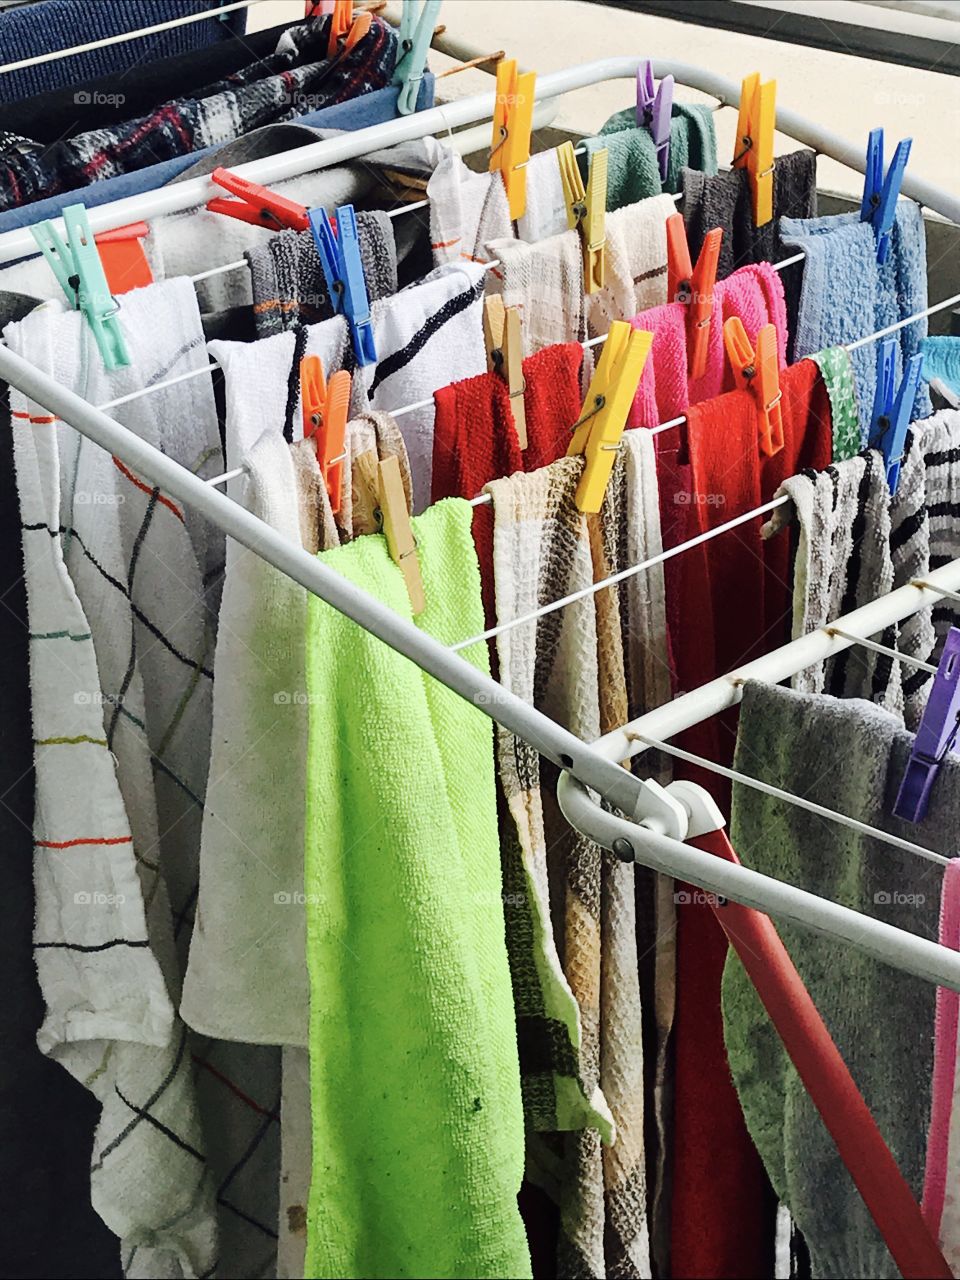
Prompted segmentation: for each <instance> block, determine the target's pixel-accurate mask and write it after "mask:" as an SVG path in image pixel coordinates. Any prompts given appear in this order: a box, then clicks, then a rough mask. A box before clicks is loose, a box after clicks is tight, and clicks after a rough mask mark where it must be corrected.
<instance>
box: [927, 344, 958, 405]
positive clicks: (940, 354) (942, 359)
mask: <svg viewBox="0 0 960 1280" xmlns="http://www.w3.org/2000/svg"><path fill="white" fill-rule="evenodd" d="M920 351H921V353H922V355H923V376H924V378H925V379H926V380H927V382H932V381H933V379H934V378H939V379H940V381H941V382H944V383H946V385H947V386H948V387H949V388H950V390H951V391H953V392H954V393H955V394H956V395H958V396H960V338H951V337H936V338H924V340H923V341H922V342H921V343H920Z"/></svg>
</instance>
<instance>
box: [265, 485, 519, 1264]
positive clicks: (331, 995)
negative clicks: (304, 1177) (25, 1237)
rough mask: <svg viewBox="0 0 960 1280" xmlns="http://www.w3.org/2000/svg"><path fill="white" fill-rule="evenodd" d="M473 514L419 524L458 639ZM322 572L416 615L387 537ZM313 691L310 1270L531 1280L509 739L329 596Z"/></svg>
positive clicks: (315, 606) (460, 509)
mask: <svg viewBox="0 0 960 1280" xmlns="http://www.w3.org/2000/svg"><path fill="white" fill-rule="evenodd" d="M472 514H473V512H472V509H471V507H470V505H469V504H468V503H466V502H464V501H462V500H460V499H449V500H447V501H444V502H441V503H438V504H437V505H436V506H434V507H432V508H431V509H430V510H429V511H427V512H426V513H425V514H424V515H422V516H419V517H418V518H416V519H415V520H414V521H413V526H414V530H415V533H416V537H417V543H418V554H419V558H420V568H421V572H422V575H423V583H424V590H425V593H426V598H427V606H426V609H425V610H424V612H423V613H421V614H420V615H419V617H418V618H417V619H416V623H417V625H418V626H419V627H421V628H422V630H424V631H426V632H428V633H429V634H430V635H432V636H433V637H434V638H435V639H437V640H439V641H440V642H441V643H443V644H452V643H454V642H455V641H457V640H461V639H464V638H465V637H467V636H470V635H475V634H476V633H477V632H480V631H482V630H483V609H482V607H481V603H480V575H479V571H478V568H477V557H476V552H475V551H474V546H473V538H472V536H471V521H472ZM322 558H323V559H324V560H325V561H326V562H327V563H328V564H329V565H330V567H331V568H333V569H336V570H337V572H338V573H341V574H343V575H344V577H346V578H349V579H350V580H351V581H353V582H355V583H357V584H358V585H359V586H362V587H363V588H365V589H366V590H367V591H369V592H370V593H371V594H372V595H374V596H376V597H377V599H379V600H381V601H382V602H383V603H385V604H387V605H389V606H390V607H391V608H392V609H395V610H396V612H397V613H398V614H400V615H401V616H402V617H404V618H407V619H409V618H410V604H409V600H408V597H407V593H406V589H405V587H404V580H403V577H402V575H401V573H400V570H399V569H397V568H396V566H395V565H394V564H393V563H392V562H391V560H390V558H389V556H388V554H387V548H386V542H385V539H384V538H383V537H382V536H369V537H363V538H359V539H357V541H356V542H353V543H349V544H347V545H345V546H342V547H337V548H335V549H334V550H332V551H329V552H325V553H324V554H323V557H322ZM463 656H464V657H465V658H467V660H468V661H471V662H472V663H473V664H474V665H475V666H476V667H479V668H480V669H481V670H483V671H487V670H488V666H487V651H486V647H485V646H484V645H483V644H482V643H481V644H479V645H477V646H475V647H473V648H471V649H469V650H466V651H465V652H464V654H463ZM307 689H308V693H309V700H308V702H309V710H310V734H309V749H308V752H309V754H308V788H307V827H306V829H307V839H306V894H307V931H308V932H307V948H308V963H309V970H310V1060H311V1068H310V1074H311V1093H312V1112H313V1114H312V1133H313V1179H312V1185H311V1189H310V1201H309V1211H308V1219H307V1260H306V1275H307V1276H308V1277H327V1276H347V1277H360V1276H362V1277H381V1276H397V1277H407V1276H410V1277H446V1276H449V1277H486V1276H518V1277H525V1276H529V1275H530V1256H529V1252H528V1249H527V1242H526V1236H525V1234H524V1229H523V1224H522V1222H521V1219H520V1215H519V1213H518V1211H517V1204H516V1195H517V1191H518V1189H519V1187H520V1181H521V1178H522V1176H523V1158H524V1139H523V1111H522V1106H521V1099H520V1069H519V1063H518V1057H517V1040H516V1024H515V1021H514V1012H513V998H512V994H511V987H510V974H509V970H508V966H507V952H506V946H505V943H504V926H503V900H502V883H501V874H500V853H499V842H498V837H497V815H496V793H495V784H494V762H493V730H492V724H491V722H490V721H489V720H488V719H487V717H486V716H485V715H484V714H483V713H482V712H481V711H480V710H478V709H477V708H475V707H472V706H471V705H470V704H469V703H467V702H464V701H463V700H462V699H460V698H459V697H458V696H457V695H456V694H454V693H451V692H450V691H449V690H448V689H446V688H445V687H444V686H443V685H441V684H439V683H438V682H437V681H435V680H433V679H432V678H431V677H430V676H428V675H426V674H425V673H424V672H422V671H421V670H420V669H419V668H418V667H416V666H415V665H414V664H413V663H412V662H409V661H408V660H407V659H406V658H403V657H401V656H400V655H399V654H397V653H395V652H394V651H393V650H392V649H390V648H388V647H387V645H385V644H383V643H381V642H380V641H379V640H377V639H375V638H374V637H373V636H372V635H370V634H369V633H368V632H366V631H364V630H362V629H361V628H360V627H358V626H357V625H356V624H355V623H352V622H350V621H349V620H348V619H347V618H345V617H344V616H343V615H342V614H339V613H337V612H336V611H335V610H334V609H332V608H331V607H330V606H328V605H326V604H324V603H323V602H322V601H320V600H317V599H315V598H314V597H311V598H310V609H309V622H308V628H307ZM277 998H278V999H282V992H277Z"/></svg>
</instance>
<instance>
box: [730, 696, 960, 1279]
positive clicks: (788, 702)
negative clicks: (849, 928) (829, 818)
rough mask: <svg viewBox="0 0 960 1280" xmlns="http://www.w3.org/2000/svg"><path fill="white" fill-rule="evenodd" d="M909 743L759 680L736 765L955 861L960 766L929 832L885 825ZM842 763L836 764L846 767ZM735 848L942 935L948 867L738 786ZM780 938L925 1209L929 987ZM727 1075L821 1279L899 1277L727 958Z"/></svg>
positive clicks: (846, 704) (860, 706) (872, 711)
mask: <svg viewBox="0 0 960 1280" xmlns="http://www.w3.org/2000/svg"><path fill="white" fill-rule="evenodd" d="M911 745H912V738H911V736H910V735H909V734H907V733H905V732H904V731H903V729H902V728H900V727H899V726H898V724H897V721H896V720H895V719H894V718H893V717H892V716H889V715H887V714H886V712H884V711H882V710H880V709H879V708H878V707H875V706H873V705H871V704H869V703H865V702H861V701H859V700H852V701H846V700H841V701H837V700H834V699H832V698H827V697H823V696H819V695H813V694H797V693H793V692H792V691H790V690H788V689H783V688H780V687H777V686H774V685H761V684H756V683H753V682H751V683H749V684H748V685H747V686H746V688H745V690H744V699H743V705H742V707H741V711H740V733H739V737H738V740H737V754H736V761H735V763H736V767H737V768H738V769H740V770H741V771H743V772H744V773H747V774H750V775H751V776H752V777H757V778H760V780H761V781H763V782H768V783H771V784H773V785H774V786H778V787H783V788H785V789H788V790H790V791H792V792H796V793H797V794H799V795H803V796H805V797H806V798H808V799H810V800H814V801H816V802H817V803H818V804H823V805H826V806H828V807H829V808H831V809H836V810H838V811H839V812H841V813H844V814H848V815H849V816H851V817H854V818H857V819H859V820H860V821H861V822H866V823H869V824H871V825H873V826H877V827H880V828H881V829H883V830H885V831H889V832H891V833H893V834H896V835H899V836H901V837H906V838H908V839H910V840H915V841H917V842H918V843H920V844H922V845H924V846H925V847H926V848H928V849H934V850H937V851H939V852H941V853H945V854H951V855H952V854H953V853H954V851H955V849H956V832H957V824H958V822H960V767H958V764H957V762H956V760H947V761H946V762H945V763H944V765H943V766H942V769H941V773H940V776H939V778H938V780H937V786H936V788H935V790H934V791H933V794H932V797H931V803H930V810H929V812H928V814H927V817H926V818H925V819H924V821H923V822H922V823H921V824H920V825H919V826H917V825H912V824H910V823H906V822H902V821H899V820H898V819H895V818H893V817H892V816H891V811H892V807H893V801H894V797H895V796H896V793H897V788H898V787H899V784H900V780H901V778H902V777H903V772H904V769H905V767H906V763H907V759H908V757H909V753H910V747H911ZM841 764H842V767H839V766H841ZM731 839H732V841H733V842H734V843H735V844H736V847H737V849H738V851H739V853H740V855H741V857H742V859H743V861H744V863H745V864H746V865H747V866H749V867H753V868H754V869H755V870H757V871H762V872H764V873H765V874H766V875H773V876H776V877H777V878H779V879H782V880H786V881H787V882H788V883H791V884H799V885H802V886H803V887H804V888H805V889H809V890H811V891H813V892H814V893H819V894H822V895H823V896H824V897H827V898H830V899H832V900H833V901H835V902H840V903H842V904H843V905H844V906H847V907H852V908H855V909H857V910H861V911H863V912H865V913H866V914H867V915H870V916H874V917H876V918H879V919H881V920H884V921H886V922H887V923H889V924H893V925H896V926H898V927H899V928H901V929H907V930H909V931H910V932H911V933H916V934H919V935H920V936H921V937H926V938H932V939H935V938H936V936H937V919H938V908H939V900H940V882H941V877H942V875H943V869H942V867H940V866H937V865H935V864H932V863H930V862H927V861H925V860H923V859H920V858H918V857H917V856H916V855H914V854H911V853H904V852H901V851H899V850H897V849H895V848H893V847H892V846H890V845H887V844H882V843H880V842H879V841H874V840H871V839H869V838H866V837H864V836H862V835H859V834H858V833H856V832H854V831H851V830H850V829H849V828H848V827H842V826H840V825H839V824H835V823H832V822H830V823H828V822H824V820H823V819H822V818H818V817H815V816H812V815H810V814H808V813H805V812H804V811H803V810H800V809H797V808H796V807H795V806H793V805H790V804H787V803H785V802H783V801H780V800H778V799H774V798H773V797H770V796H766V795H762V794H760V793H759V792H757V791H755V790H753V789H752V788H748V787H740V786H735V787H734V801H733V818H732V824H731ZM780 929H781V933H782V936H783V940H784V942H785V943H786V945H787V947H788V949H789V951H790V955H791V958H792V959H793V961H794V964H795V965H796V967H797V969H798V971H799V973H800V976H801V978H802V979H803V981H804V983H805V984H806V987H807V989H808V991H809V992H810V994H811V996H812V997H813V999H814V1001H815V1002H816V1004H817V1007H818V1009H819V1010H820V1013H821V1014H822V1016H823V1018H824V1021H825V1022H826V1024H827V1027H828V1029H829V1031H830V1033H831V1034H832V1036H833V1038H834V1040H835V1041H836V1044H837V1047H838V1048H839V1050H840V1052H841V1054H842V1056H843V1058H844V1060H845V1062H846V1063H847V1065H848V1067H849V1068H850V1071H851V1074H852V1075H853V1078H854V1080H855V1081H856V1083H857V1085H858V1086H859V1088H860V1091H861V1093H862V1094H863V1096H864V1099H865V1101H866V1103H867V1105H868V1106H869V1107H870V1109H871V1111H872V1112H873V1114H874V1116H875V1118H876V1120H877V1123H878V1125H879V1127H880V1131H881V1133H882V1134H883V1137H884V1138H885V1140H886V1142H887V1145H888V1146H889V1148H890V1150H891V1152H892V1154H893V1156H894V1158H895V1159H896V1160H897V1163H898V1164H899V1166H900V1169H901V1171H902V1172H903V1174H904V1176H905V1177H906V1179H907V1181H908V1182H909V1184H910V1185H911V1187H912V1188H913V1191H914V1194H915V1195H916V1196H917V1197H918V1198H919V1196H920V1193H921V1189H922V1183H923V1168H924V1143H925V1137H926V1129H927V1121H928V1118H929V1110H930V1077H931V1068H932V1065H933V1064H932V1058H933V1054H932V1049H933V1020H934V998H935V988H934V986H933V984H932V983H927V982H923V981H921V980H920V979H918V978H913V977H910V976H909V975H907V974H905V973H902V972H899V971H898V970H896V969H892V968H890V967H889V966H886V965H882V964H877V962H876V961H875V960H874V959H872V958H871V957H869V956H866V955H864V954H862V953H861V952H859V951H857V950H856V949H855V948H853V947H848V946H846V945H844V944H843V943H837V942H831V941H830V940H829V939H824V938H821V937H815V936H814V935H812V934H810V933H807V932H806V931H804V930H802V929H798V928H794V927H792V926H790V925H789V924H787V923H786V922H783V923H782V924H781V925H780ZM723 1015H724V1028H725V1034H726V1043H727V1052H728V1056H729V1061H730V1067H731V1070H732V1072H733V1075H734V1079H735V1080H736V1084H737V1088H738V1091H739V1093H740V1098H741V1101H742V1103H743V1107H744V1112H745V1114H746V1117H747V1122H748V1124H749V1127H750V1133H751V1135H752V1137H753V1139H754V1141H755V1142H756V1144H757V1147H758V1149H759V1150H760V1152H761V1154H762V1156H763V1160H764V1164H765V1166H766V1168H767V1171H768V1173H769V1175H770V1178H771V1181H772V1182H773V1184H774V1187H775V1188H776V1190H777V1193H778V1195H779V1196H780V1198H781V1200H782V1201H783V1202H784V1203H785V1204H786V1205H787V1206H788V1208H789V1209H790V1212H791V1214H792V1216H793V1218H794V1220H795V1222H796V1223H797V1225H798V1227H799V1228H800V1230H801V1231H802V1232H803V1234H804V1237H805V1239H806V1242H807V1246H808V1248H809V1249H810V1254H811V1259H812V1272H813V1275H814V1276H830V1277H834V1276H836V1277H839V1276H878V1277H895V1276H897V1275H898V1274H899V1272H898V1271H897V1269H896V1267H895V1265H894V1263H893V1260H892V1259H891V1258H890V1256H889V1254H888V1252H887V1250H886V1247H885V1246H884V1245H883V1243H882V1241H881V1239H880V1235H879V1232H878V1231H877V1228H876V1227H875V1226H874V1224H873V1221H872V1219H871V1218H870V1217H869V1215H868V1213H867V1211H866V1209H865V1207H864V1205H863V1203H862V1201H861V1200H860V1198H859V1196H858V1195H857V1192H856V1190H855V1188H854V1186H853V1182H852V1180H851V1179H850V1176H849V1174H848V1173H847V1172H846V1170H845V1168H844V1166H843V1164H842V1162H841V1161H840V1158H839V1156H838V1155H837V1152H836V1150H835V1148H834V1147H833V1144H832V1142H831V1140H830V1138H829V1136H828V1134H827V1132H826V1129H825V1128H824V1126H823V1123H822V1121H821V1120H820V1118H819V1116H818V1115H817V1113H816V1112H815V1111H814V1109H813V1107H812V1105H811V1103H810V1101H809V1099H808V1097H807V1095H806V1093H805V1091H804V1089H803V1087H802V1085H801V1084H800V1082H799V1080H798V1079H797V1076H796V1073H795V1072H794V1070H793V1068H792V1067H791V1066H790V1064H789V1063H788V1061H787V1059H786V1055H785V1054H784V1051H783V1048H782V1046H781V1045H780V1043H779V1040H778V1038H777V1036H776V1034H775V1032H774V1031H773V1030H772V1028H771V1026H770V1024H769V1022H768V1020H767V1018H766V1016H765V1015H764V1014H763V1012H762V1011H761V1008H760V1006H759V1002H758V1000H757V997H756V995H755V992H754V991H753V988H752V986H751V984H750V983H749V980H748V979H747V978H746V975H745V974H744V973H743V971H742V969H741V967H740V965H739V962H738V961H737V960H735V959H734V958H733V957H731V958H730V959H729V960H728V961H727V966H726V970H725V972H724V980H723Z"/></svg>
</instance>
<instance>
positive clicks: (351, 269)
mask: <svg viewBox="0 0 960 1280" xmlns="http://www.w3.org/2000/svg"><path fill="white" fill-rule="evenodd" d="M336 217H337V231H338V234H337V235H334V231H333V225H332V223H331V221H330V219H329V217H328V216H327V214H326V213H325V211H324V210H323V209H311V210H310V211H309V213H308V214H307V220H308V223H309V226H310V230H311V231H312V232H313V238H314V240H315V242H316V245H317V252H318V253H319V255H320V265H321V266H322V267H323V275H324V279H325V280H326V282H327V288H328V289H329V291H330V302H331V304H332V305H333V309H334V311H335V312H337V313H339V314H342V315H345V316H346V318H347V321H348V323H349V325H350V336H351V338H352V339H353V349H354V351H355V353H356V357H357V363H358V364H376V361H377V348H376V345H375V343H374V340H373V325H372V324H371V322H370V300H369V298H368V297H367V282H366V280H365V279H364V275H363V263H362V262H361V260H360V241H359V239H358V237H357V217H356V214H355V213H354V211H353V205H352V204H344V205H341V206H340V208H339V209H338V210H337V215H336Z"/></svg>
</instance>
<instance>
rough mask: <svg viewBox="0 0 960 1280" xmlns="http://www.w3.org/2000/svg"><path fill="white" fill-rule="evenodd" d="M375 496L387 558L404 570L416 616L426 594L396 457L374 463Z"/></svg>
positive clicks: (425, 600)
mask: <svg viewBox="0 0 960 1280" xmlns="http://www.w3.org/2000/svg"><path fill="white" fill-rule="evenodd" d="M377 499H378V502H379V504H380V516H381V519H382V522H383V532H384V534H385V535H386V539H387V549H388V550H389V552H390V559H391V560H392V561H393V563H394V564H395V565H397V567H398V568H399V569H400V570H401V571H402V573H403V577H404V581H405V582H406V584H407V594H408V595H409V596H410V608H411V609H412V610H413V614H414V617H416V615H417V614H418V613H422V612H423V610H424V609H425V608H426V604H427V597H426V596H425V595H424V591H423V578H422V577H421V576H420V562H419V560H418V559H417V540H416V538H415V537H414V533H413V526H412V525H411V524H410V512H409V511H408V510H407V495H406V494H405V493H404V491H403V480H402V478H401V476H400V463H399V462H398V461H397V459H396V457H395V456H391V457H389V458H384V459H383V461H382V462H380V463H379V464H378V465H377Z"/></svg>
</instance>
